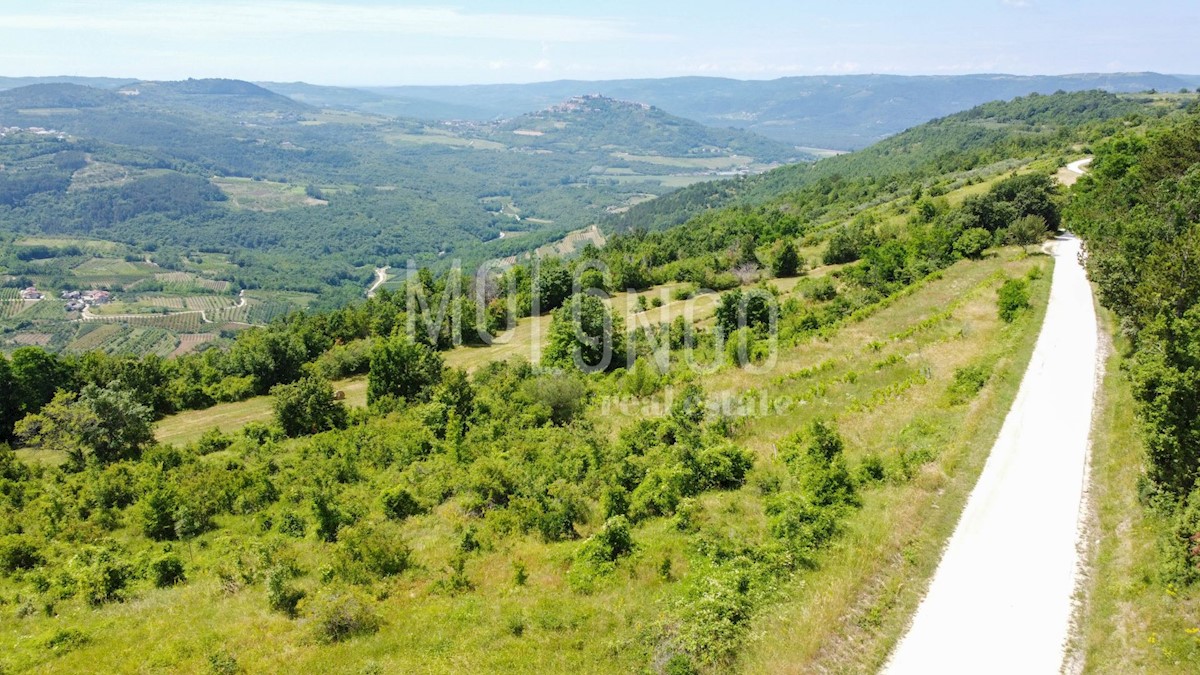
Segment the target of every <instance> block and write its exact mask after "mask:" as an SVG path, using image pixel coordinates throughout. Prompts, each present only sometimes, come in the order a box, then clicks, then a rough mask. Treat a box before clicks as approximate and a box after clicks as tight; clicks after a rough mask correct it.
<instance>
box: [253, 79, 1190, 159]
mask: <svg viewBox="0 0 1200 675" xmlns="http://www.w3.org/2000/svg"><path fill="white" fill-rule="evenodd" d="M1197 85H1200V78H1197V77H1195V76H1176V75H1161V74H1158V73H1101V74H1079V75H1050V76H1018V75H993V74H987V75H946V76H916V77H909V76H899V75H844V76H813V77H785V78H780V79H777V80H769V81H744V80H731V79H724V78H712V77H676V78H665V79H639V80H610V81H603V82H586V81H577V80H561V81H556V82H541V83H536V84H512V85H509V84H498V85H471V86H457V87H449V86H447V87H437V86H405V87H371V88H366V89H365V91H367V92H369V93H372V94H376V95H380V96H385V97H395V98H397V99H402V100H403V101H404V114H405V115H406V116H409V117H419V118H429V119H445V118H446V113H447V112H448V111H447V107H448V106H453V107H454V112H455V114H454V115H453V117H455V118H459V119H473V120H494V119H497V118H506V117H512V116H515V115H519V114H521V113H524V112H527V111H529V110H538V109H542V108H546V107H548V106H551V105H553V104H555V103H557V102H558V101H561V100H563V99H565V98H567V97H570V96H575V95H578V94H580V93H582V92H592V93H597V94H603V95H605V96H610V97H613V98H618V99H624V100H631V101H641V102H644V103H648V104H650V105H653V106H657V107H660V108H662V109H663V110H665V111H667V112H669V113H671V114H672V115H679V116H681V117H686V118H689V119H692V120H696V121H698V122H701V123H703V124H706V125H709V126H716V127H731V126H732V127H737V128H742V129H749V130H751V131H754V132H756V133H759V134H762V135H764V136H768V137H770V138H774V139H776V140H780V141H784V142H786V143H789V144H793V145H801V146H811V147H818V148H834V149H840V150H851V149H857V148H862V147H865V146H867V145H870V144H871V143H873V142H875V141H877V140H880V139H882V138H885V137H887V136H889V135H891V134H894V133H897V132H900V131H903V130H904V129H907V128H909V127H912V126H915V125H917V124H920V123H922V122H926V121H928V120H931V119H934V118H936V117H942V116H945V115H949V114H952V113H955V112H959V111H961V110H966V109H968V108H970V107H972V106H976V105H979V104H980V103H985V102H987V101H993V100H999V99H1011V98H1015V97H1017V96H1024V95H1026V94H1031V93H1041V94H1050V93H1053V92H1055V91H1059V90H1062V91H1068V92H1069V91H1082V90H1087V89H1101V90H1104V91H1109V92H1114V93H1123V92H1125V93H1127V92H1138V91H1146V90H1148V89H1157V90H1159V91H1177V90H1179V89H1180V88H1182V87H1195V86H1197ZM267 86H268V88H273V87H275V86H276V85H271V84H267ZM285 93H286V92H285ZM329 104H330V105H337V106H349V107H356V106H357V105H358V104H355V103H353V102H352V101H350V100H345V101H343V102H338V103H334V102H332V100H331V102H330V103H329ZM372 105H374V106H375V107H374V110H376V111H379V112H383V107H385V104H383V103H380V102H376V103H374V104H372Z"/></svg>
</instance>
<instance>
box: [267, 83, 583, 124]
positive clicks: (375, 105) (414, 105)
mask: <svg viewBox="0 0 1200 675" xmlns="http://www.w3.org/2000/svg"><path fill="white" fill-rule="evenodd" d="M258 84H259V85H261V86H263V87H265V88H267V89H270V90H271V91H273V92H276V93H278V94H283V95H284V96H288V97H291V98H293V99H295V100H297V101H300V102H301V103H307V104H308V105H312V106H317V107H320V108H340V109H345V110H357V111H360V112H365V113H371V114H375V115H387V116H389V117H408V118H413V119H426V120H476V121H483V120H491V119H493V118H494V117H496V116H495V115H493V114H492V113H491V112H489V111H488V110H486V109H484V108H479V107H476V106H473V105H469V104H457V103H441V102H438V101H431V100H429V99H421V98H413V97H408V96H395V95H390V94H381V93H378V92H373V91H366V90H363V89H353V88H350V87H324V86H320V85H315V84H308V83H305V82H259V83H258ZM573 93H577V92H573ZM560 98H561V97H560ZM536 107H537V106H532V107H529V108H522V109H520V110H517V111H515V112H514V113H513V114H519V113H523V112H528V111H530V110H533V109H535V108H536Z"/></svg>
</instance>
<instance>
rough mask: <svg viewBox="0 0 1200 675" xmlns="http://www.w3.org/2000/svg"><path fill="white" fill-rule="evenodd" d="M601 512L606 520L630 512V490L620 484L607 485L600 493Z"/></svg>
mask: <svg viewBox="0 0 1200 675" xmlns="http://www.w3.org/2000/svg"><path fill="white" fill-rule="evenodd" d="M600 512H601V514H603V516H604V518H605V520H607V519H609V518H612V517H613V516H625V515H628V514H629V491H628V490H626V489H625V488H623V487H621V486H620V485H607V486H605V487H604V490H603V491H602V492H601V493H600Z"/></svg>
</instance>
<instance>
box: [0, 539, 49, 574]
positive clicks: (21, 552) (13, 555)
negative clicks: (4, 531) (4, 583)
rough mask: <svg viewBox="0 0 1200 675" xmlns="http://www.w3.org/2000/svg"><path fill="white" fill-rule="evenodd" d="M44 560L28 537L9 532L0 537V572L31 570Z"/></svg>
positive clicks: (10, 572) (9, 572)
mask: <svg viewBox="0 0 1200 675" xmlns="http://www.w3.org/2000/svg"><path fill="white" fill-rule="evenodd" d="M45 562H46V559H45V558H43V557H42V554H41V552H40V551H38V548H37V546H36V545H34V543H33V542H32V541H30V540H29V538H28V537H26V536H24V535H19V534H10V535H6V536H3V537H0V574H12V573H13V572H16V571H18V570H31V569H33V568H34V567H37V566H38V565H41V564H43V563H45Z"/></svg>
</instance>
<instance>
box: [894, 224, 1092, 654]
mask: <svg viewBox="0 0 1200 675" xmlns="http://www.w3.org/2000/svg"><path fill="white" fill-rule="evenodd" d="M1079 248H1080V244H1079V240H1078V239H1075V238H1074V237H1060V238H1059V239H1058V240H1057V241H1056V242H1054V244H1053V253H1054V255H1055V257H1056V258H1057V260H1056V264H1055V267H1054V277H1053V284H1052V286H1051V290H1050V301H1049V305H1048V307H1047V309H1046V319H1045V323H1044V324H1043V326H1042V332H1041V335H1040V336H1039V337H1038V341H1037V346H1036V347H1035V348H1034V352H1033V358H1032V359H1031V360H1030V362H1029V368H1028V370H1026V371H1025V377H1024V379H1023V380H1022V381H1021V388H1020V390H1019V392H1018V393H1017V398H1016V400H1015V401H1014V402H1013V407H1012V409H1011V410H1010V411H1009V413H1008V417H1007V418H1006V419H1005V420H1004V426H1003V428H1002V429H1001V431H1000V436H999V437H998V438H997V439H996V444H995V445H994V446H993V447H992V452H991V455H990V456H989V457H988V460H987V464H986V465H985V466H984V469H983V473H982V474H981V475H980V477H979V482H978V483H977V484H976V486H975V489H974V490H973V491H972V492H971V496H970V498H969V499H968V501H967V505H966V508H965V510H964V511H963V514H962V519H961V520H960V521H959V523H958V527H957V529H956V530H955V531H954V535H953V536H952V537H951V539H950V542H949V544H948V545H947V547H946V550H945V553H944V554H943V556H942V561H941V563H940V565H939V566H938V569H937V572H936V573H935V574H934V577H933V581H932V583H931V585H930V587H929V592H928V594H927V595H926V596H925V599H924V600H923V601H922V602H921V605H920V608H919V609H918V610H917V613H916V616H915V617H914V618H913V623H912V626H911V627H910V628H909V631H908V633H907V634H906V635H905V637H904V638H903V639H902V640H901V642H900V644H899V645H898V646H897V648H896V650H895V651H894V652H893V654H892V657H891V660H890V661H889V662H888V665H887V666H886V667H885V672H887V673H893V674H900V673H919V674H921V675H929V674H932V673H973V674H975V673H1020V674H1021V675H1033V674H1038V673H1057V672H1059V670H1060V669H1061V667H1062V664H1063V659H1064V655H1065V647H1066V641H1067V637H1068V630H1069V625H1070V620H1071V612H1072V595H1073V593H1074V592H1075V587H1076V573H1077V566H1078V563H1079V552H1078V548H1077V545H1078V543H1079V541H1080V536H1081V531H1080V527H1079V523H1080V510H1081V508H1082V505H1081V502H1082V499H1083V488H1084V481H1085V475H1086V471H1087V462H1088V436H1089V432H1090V429H1091V421H1092V401H1093V396H1094V394H1095V388H1096V373H1097V359H1098V351H1097V338H1098V333H1097V331H1098V328H1097V324H1096V314H1095V310H1094V308H1093V305H1092V289H1091V286H1090V285H1089V284H1088V281H1087V278H1086V277H1085V275H1084V271H1083V268H1082V267H1081V266H1080V264H1079V262H1078V259H1077V254H1078V252H1079Z"/></svg>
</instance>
